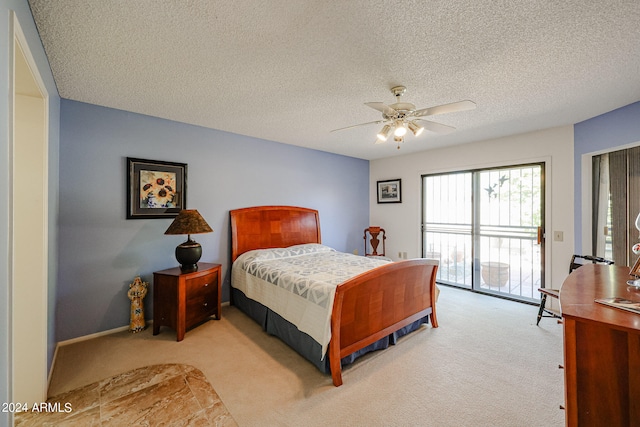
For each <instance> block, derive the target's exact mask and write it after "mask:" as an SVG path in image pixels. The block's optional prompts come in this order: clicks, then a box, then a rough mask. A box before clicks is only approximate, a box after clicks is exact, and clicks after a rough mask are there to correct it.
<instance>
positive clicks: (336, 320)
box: [329, 259, 438, 387]
mask: <svg viewBox="0 0 640 427" xmlns="http://www.w3.org/2000/svg"><path fill="white" fill-rule="evenodd" d="M437 270H438V262H437V261H434V260H428V259H413V260H408V261H399V262H395V263H391V264H388V265H384V266H382V267H378V268H376V269H374V270H371V271H368V272H366V273H363V274H360V275H358V276H356V277H354V278H352V279H351V280H349V281H347V282H344V283H343V284H341V285H340V286H338V287H337V289H336V295H335V300H334V304H333V313H332V317H331V341H330V343H329V355H330V363H331V377H332V378H333V384H334V385H335V386H336V387H337V386H340V385H342V365H341V364H340V359H341V358H342V357H344V356H346V355H348V354H351V353H353V352H354V351H357V350H359V349H361V348H363V347H366V346H367V345H369V344H371V343H373V342H375V341H377V340H379V339H380V338H382V337H384V336H386V335H389V334H391V333H393V332H395V331H397V330H398V329H400V328H402V327H404V326H406V325H408V324H410V323H412V322H414V321H416V320H418V319H420V318H422V317H424V316H426V315H429V317H430V320H431V325H432V327H434V328H437V327H438V321H437V318H436V306H435V300H436V273H437Z"/></svg>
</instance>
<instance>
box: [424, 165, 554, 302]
mask: <svg viewBox="0 0 640 427" xmlns="http://www.w3.org/2000/svg"><path fill="white" fill-rule="evenodd" d="M422 197H423V209H422V212H423V214H422V242H423V245H422V247H423V250H422V252H423V257H425V258H434V259H437V260H439V262H440V267H439V269H438V277H437V281H438V282H439V283H443V284H448V285H452V286H458V287H462V288H467V289H472V290H475V291H478V292H483V293H488V294H494V295H497V296H502V297H507V298H512V299H517V300H520V301H527V302H537V301H539V293H538V290H537V289H538V288H539V287H541V286H543V282H544V274H543V266H544V238H543V236H544V233H543V230H544V164H542V163H536V164H526V165H515V166H506V167H500V168H490V169H479V170H470V171H461V172H452V173H446V174H434V175H424V176H423V177H422Z"/></svg>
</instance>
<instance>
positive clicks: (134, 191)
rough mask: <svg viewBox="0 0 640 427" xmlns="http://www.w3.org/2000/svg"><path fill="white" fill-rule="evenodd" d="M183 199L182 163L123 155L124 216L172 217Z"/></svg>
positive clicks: (185, 181)
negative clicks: (125, 156)
mask: <svg viewBox="0 0 640 427" xmlns="http://www.w3.org/2000/svg"><path fill="white" fill-rule="evenodd" d="M186 202H187V165H186V163H174V162H165V161H159V160H145V159H134V158H132V157H127V219H149V218H173V217H175V216H177V215H178V212H180V211H181V210H182V209H184V208H185V207H186Z"/></svg>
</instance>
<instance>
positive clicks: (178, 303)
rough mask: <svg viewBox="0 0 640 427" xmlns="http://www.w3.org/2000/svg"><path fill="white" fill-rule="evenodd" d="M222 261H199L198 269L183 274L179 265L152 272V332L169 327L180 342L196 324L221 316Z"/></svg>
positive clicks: (154, 333)
mask: <svg viewBox="0 0 640 427" xmlns="http://www.w3.org/2000/svg"><path fill="white" fill-rule="evenodd" d="M220 270H221V266H220V264H209V263H204V262H199V263H198V271H192V272H189V273H183V272H182V270H180V267H175V268H169V269H167V270H162V271H156V272H155V273H153V335H158V333H159V332H160V326H169V327H170V328H172V329H175V331H176V332H177V334H178V341H182V340H183V339H184V333H185V332H186V331H187V330H188V329H190V328H192V327H193V326H195V325H197V324H198V323H201V322H203V321H205V320H207V319H208V318H209V317H210V316H212V315H215V316H216V319H218V320H219V319H220V317H221V315H222V312H221V310H220V308H221V305H222V301H221V297H222V295H221V294H222V280H221V277H220V276H221V273H220Z"/></svg>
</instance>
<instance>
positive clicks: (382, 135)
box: [377, 125, 391, 141]
mask: <svg viewBox="0 0 640 427" xmlns="http://www.w3.org/2000/svg"><path fill="white" fill-rule="evenodd" d="M390 133H391V126H389V125H384V126H383V127H382V130H381V131H380V132H378V135H377V136H378V139H379V140H380V141H386V140H387V139H388V138H389V134H390Z"/></svg>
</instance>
